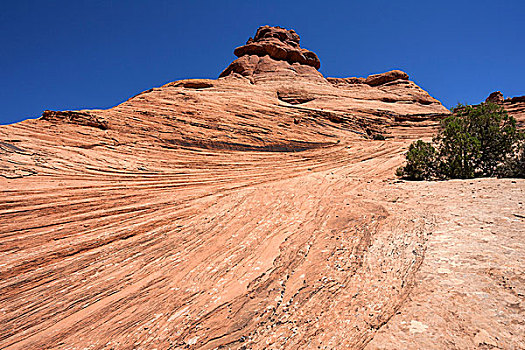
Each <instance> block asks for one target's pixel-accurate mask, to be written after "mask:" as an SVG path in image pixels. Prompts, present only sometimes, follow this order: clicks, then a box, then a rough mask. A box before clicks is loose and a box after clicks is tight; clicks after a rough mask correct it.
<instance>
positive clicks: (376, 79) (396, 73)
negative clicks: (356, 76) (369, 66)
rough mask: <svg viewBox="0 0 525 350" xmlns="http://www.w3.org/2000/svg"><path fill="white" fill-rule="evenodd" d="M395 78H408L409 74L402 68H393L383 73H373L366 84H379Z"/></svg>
mask: <svg viewBox="0 0 525 350" xmlns="http://www.w3.org/2000/svg"><path fill="white" fill-rule="evenodd" d="M395 80H408V74H406V73H405V72H403V71H400V70H391V71H389V72H385V73H381V74H373V75H369V76H368V77H367V78H366V80H365V84H368V85H370V86H378V85H383V84H386V83H389V82H391V81H395Z"/></svg>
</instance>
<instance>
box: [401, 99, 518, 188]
mask: <svg viewBox="0 0 525 350" xmlns="http://www.w3.org/2000/svg"><path fill="white" fill-rule="evenodd" d="M521 140H523V135H522V134H520V133H519V132H518V131H517V129H516V120H515V119H514V118H512V117H510V116H509V115H508V114H507V113H506V112H505V110H504V109H503V108H502V107H500V106H498V105H495V104H493V103H482V104H480V105H478V106H475V107H473V106H463V105H458V106H457V107H456V108H454V109H453V114H452V115H451V116H449V117H447V118H446V119H444V120H443V121H442V123H441V130H440V132H439V133H438V135H437V136H436V137H435V138H434V140H433V142H434V145H435V147H434V146H433V145H432V144H429V143H425V142H423V141H421V140H418V141H416V142H415V143H412V145H410V148H409V150H408V153H407V156H406V158H407V164H406V165H405V166H404V167H401V168H399V169H398V170H397V172H396V174H397V175H398V176H401V177H404V178H407V179H412V180H429V179H440V178H441V179H443V178H453V179H456V178H459V179H469V178H473V177H487V176H523V175H520V174H523V172H524V170H523V162H524V159H523V158H524V157H525V156H524V155H523V153H524V151H523V148H524V146H523V141H521Z"/></svg>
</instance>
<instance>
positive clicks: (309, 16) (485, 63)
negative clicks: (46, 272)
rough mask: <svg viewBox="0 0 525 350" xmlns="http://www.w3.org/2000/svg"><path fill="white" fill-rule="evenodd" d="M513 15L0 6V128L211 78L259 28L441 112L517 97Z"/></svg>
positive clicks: (520, 14) (523, 25)
mask: <svg viewBox="0 0 525 350" xmlns="http://www.w3.org/2000/svg"><path fill="white" fill-rule="evenodd" d="M524 15H525V1H523V0H515V1H499V2H498V1H494V0H491V1H483V0H478V1H462V0H456V1H448V0H444V1H421V0H419V1H399V0H398V1H392V0H390V1H374V0H369V1H362V0H361V1H318V0H317V1H309V0H304V1H271V0H266V1H261V2H257V1H248V0H245V1H133V0H128V1H116V0H115V1H96V0H92V1H79V0H77V1H71V0H70V1H44V0H41V1H24V0H18V1H6V0H0V103H1V112H0V124H7V123H13V122H17V121H20V120H23V119H26V118H35V117H38V116H40V115H41V113H42V111H43V110H45V109H52V110H66V109H84V108H110V107H112V106H114V105H117V104H119V103H121V102H122V101H125V100H126V99H127V98H129V97H130V96H133V95H135V94H137V93H138V92H141V91H143V90H147V89H149V88H151V87H154V86H160V85H162V84H164V83H166V82H169V81H173V80H177V79H182V78H198V77H206V78H216V77H217V76H218V75H219V73H220V72H221V71H222V70H223V69H224V68H225V67H226V66H227V65H228V64H229V63H230V62H231V61H233V60H234V59H235V57H234V55H233V49H234V48H235V47H236V46H240V45H242V44H244V42H245V41H246V40H247V39H248V37H250V36H253V35H254V33H255V30H256V29H257V27H259V26H260V25H264V24H269V25H280V26H283V27H286V28H293V29H295V30H296V31H297V32H298V33H299V35H300V36H301V45H302V46H303V47H306V48H308V49H310V50H312V51H314V52H316V53H317V55H318V56H319V58H320V60H321V72H322V73H323V74H324V75H325V76H335V77H347V76H367V75H369V74H372V73H378V72H383V71H387V70H390V69H401V70H404V71H406V72H407V73H408V74H409V75H410V77H411V79H412V80H414V81H415V82H416V83H417V84H419V85H420V86H421V87H423V88H424V89H426V90H427V91H429V92H430V94H431V95H433V96H434V97H436V98H438V99H439V100H440V101H442V102H443V104H444V105H445V106H447V107H451V106H453V105H455V104H457V103H458V102H463V103H478V102H481V101H482V100H484V99H485V98H486V97H487V96H488V94H489V93H490V92H492V91H495V90H501V91H502V92H503V94H504V95H505V96H517V95H525V83H524V82H525V65H524V63H525V45H523V35H524V33H525V19H524Z"/></svg>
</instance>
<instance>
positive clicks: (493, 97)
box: [485, 91, 525, 128]
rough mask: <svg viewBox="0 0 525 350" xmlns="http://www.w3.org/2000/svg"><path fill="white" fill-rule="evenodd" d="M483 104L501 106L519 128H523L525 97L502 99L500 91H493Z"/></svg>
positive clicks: (524, 124) (524, 126) (524, 121)
mask: <svg viewBox="0 0 525 350" xmlns="http://www.w3.org/2000/svg"><path fill="white" fill-rule="evenodd" d="M485 102H492V103H495V104H498V105H500V106H502V107H503V108H504V109H505V110H506V111H507V113H508V114H509V115H511V116H513V117H514V118H515V119H516V122H517V125H518V127H519V128H525V96H515V97H508V98H504V97H503V94H502V93H501V92H500V91H495V92H493V93H491V94H490V95H489V97H487V99H486V100H485Z"/></svg>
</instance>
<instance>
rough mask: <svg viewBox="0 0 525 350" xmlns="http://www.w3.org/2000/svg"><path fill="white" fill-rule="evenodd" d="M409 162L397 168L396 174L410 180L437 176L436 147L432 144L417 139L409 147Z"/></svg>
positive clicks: (428, 178) (429, 178) (407, 155)
mask: <svg viewBox="0 0 525 350" xmlns="http://www.w3.org/2000/svg"><path fill="white" fill-rule="evenodd" d="M406 158H407V164H406V165H405V166H404V167H400V168H399V169H397V172H396V174H397V175H398V176H401V177H405V178H407V179H409V180H431V179H433V178H436V176H437V173H436V170H437V169H436V149H435V148H434V146H432V144H430V143H428V142H424V141H422V140H417V141H416V142H413V143H412V144H411V145H410V147H409V148H408V152H407V154H406Z"/></svg>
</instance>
